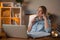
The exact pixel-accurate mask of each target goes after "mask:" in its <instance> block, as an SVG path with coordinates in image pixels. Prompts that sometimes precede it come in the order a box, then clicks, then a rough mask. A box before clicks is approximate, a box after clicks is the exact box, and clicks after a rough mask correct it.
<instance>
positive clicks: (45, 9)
mask: <svg viewBox="0 0 60 40" xmlns="http://www.w3.org/2000/svg"><path fill="white" fill-rule="evenodd" d="M39 8H42V10H43V13H44V14H46V12H47V8H46V7H45V6H39Z"/></svg>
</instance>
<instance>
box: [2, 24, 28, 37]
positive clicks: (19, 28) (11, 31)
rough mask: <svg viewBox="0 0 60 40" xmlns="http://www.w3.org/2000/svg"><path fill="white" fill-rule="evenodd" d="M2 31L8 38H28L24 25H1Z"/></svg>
mask: <svg viewBox="0 0 60 40" xmlns="http://www.w3.org/2000/svg"><path fill="white" fill-rule="evenodd" d="M3 29H4V31H5V32H6V34H7V35H8V36H9V37H18V38H28V37H27V28H26V26H25V25H7V24H3Z"/></svg>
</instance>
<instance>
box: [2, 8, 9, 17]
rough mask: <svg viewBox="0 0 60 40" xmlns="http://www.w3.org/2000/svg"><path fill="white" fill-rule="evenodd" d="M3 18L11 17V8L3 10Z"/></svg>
mask: <svg viewBox="0 0 60 40" xmlns="http://www.w3.org/2000/svg"><path fill="white" fill-rule="evenodd" d="M1 17H10V8H2V9H1Z"/></svg>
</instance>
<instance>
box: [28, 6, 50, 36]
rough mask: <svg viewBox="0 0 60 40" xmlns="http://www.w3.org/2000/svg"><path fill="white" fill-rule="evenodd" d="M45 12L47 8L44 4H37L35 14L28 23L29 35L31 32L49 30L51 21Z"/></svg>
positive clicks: (48, 31) (47, 31)
mask: <svg viewBox="0 0 60 40" xmlns="http://www.w3.org/2000/svg"><path fill="white" fill-rule="evenodd" d="M46 12H47V9H46V7H45V6H39V8H38V13H37V16H36V17H35V18H34V19H33V20H32V21H31V23H30V24H29V25H28V30H27V31H28V32H29V33H30V35H31V33H38V32H39V33H41V32H46V33H50V32H51V23H50V20H49V18H48V17H47V16H46ZM28 35H29V34H28ZM32 35H34V34H32ZM34 36H35V35H34ZM36 36H37V35H36Z"/></svg>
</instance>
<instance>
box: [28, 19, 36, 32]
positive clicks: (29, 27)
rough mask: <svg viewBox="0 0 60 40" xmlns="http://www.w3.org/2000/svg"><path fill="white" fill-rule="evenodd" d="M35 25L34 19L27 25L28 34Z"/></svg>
mask: <svg viewBox="0 0 60 40" xmlns="http://www.w3.org/2000/svg"><path fill="white" fill-rule="evenodd" d="M34 23H35V18H34V19H33V20H32V21H31V22H30V23H29V25H28V30H27V31H28V32H30V31H31V29H32V25H33V24H34Z"/></svg>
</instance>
